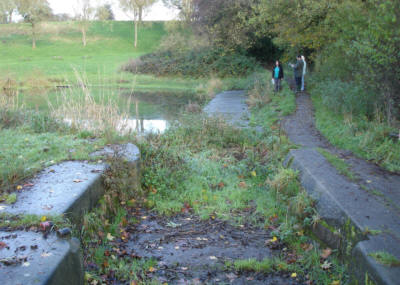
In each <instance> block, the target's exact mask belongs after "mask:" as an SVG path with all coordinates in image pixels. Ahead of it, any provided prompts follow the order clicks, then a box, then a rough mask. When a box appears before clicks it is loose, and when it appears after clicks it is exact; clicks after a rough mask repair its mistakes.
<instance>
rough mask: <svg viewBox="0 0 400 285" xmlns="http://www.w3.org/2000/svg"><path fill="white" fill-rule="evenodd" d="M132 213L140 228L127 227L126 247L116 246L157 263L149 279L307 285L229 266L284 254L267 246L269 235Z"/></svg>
mask: <svg viewBox="0 0 400 285" xmlns="http://www.w3.org/2000/svg"><path fill="white" fill-rule="evenodd" d="M132 211H134V212H133V213H131V214H132V216H131V218H130V219H132V217H135V219H136V220H137V221H138V223H136V224H132V225H128V226H127V227H126V232H127V234H126V235H125V236H128V238H127V240H125V242H121V240H116V241H115V242H116V243H117V244H118V247H119V250H120V251H126V253H127V254H129V255H130V256H134V257H135V258H146V259H147V258H153V259H156V260H157V268H156V271H154V272H153V273H151V274H150V276H149V277H151V278H152V279H156V280H158V281H159V282H160V283H165V282H166V283H168V284H282V285H285V284H287V285H294V284H304V283H303V282H302V280H299V279H295V278H292V277H291V276H290V275H291V273H290V272H275V273H272V274H271V273H268V274H267V273H256V272H238V271H236V270H235V269H234V268H233V267H232V266H230V267H229V266H226V264H227V263H228V262H229V261H231V262H233V261H235V260H238V259H249V258H255V259H257V260H259V261H261V260H263V259H264V258H268V257H272V256H273V255H279V254H281V253H282V252H283V251H284V250H283V251H282V248H283V245H282V246H276V247H275V249H271V248H270V246H268V242H267V241H268V240H270V239H271V235H270V232H268V231H267V230H264V229H259V228H254V227H251V226H249V225H238V226H232V225H230V224H229V223H227V222H225V221H221V220H218V219H209V220H201V219H200V218H199V217H197V216H195V215H192V214H190V213H182V214H179V215H177V216H174V217H163V216H159V215H157V214H155V213H153V212H149V211H147V210H143V209H136V210H132ZM135 219H134V220H135ZM109 281H111V280H109Z"/></svg>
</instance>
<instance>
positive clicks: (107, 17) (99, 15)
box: [96, 4, 115, 21]
mask: <svg viewBox="0 0 400 285" xmlns="http://www.w3.org/2000/svg"><path fill="white" fill-rule="evenodd" d="M114 18H115V17H114V13H113V11H112V8H111V5H110V4H104V5H102V6H99V7H98V8H97V10H96V19H97V20H99V21H112V20H114Z"/></svg>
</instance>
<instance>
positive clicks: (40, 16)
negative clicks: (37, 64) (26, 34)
mask: <svg viewBox="0 0 400 285" xmlns="http://www.w3.org/2000/svg"><path fill="white" fill-rule="evenodd" d="M16 4H17V9H18V12H19V14H20V15H21V16H22V17H23V18H24V21H25V22H27V23H30V24H31V27H32V48H33V49H34V48H36V35H37V26H38V24H39V22H40V21H43V20H45V19H47V18H49V17H50V16H51V9H50V6H49V3H48V2H47V0H17V1H16Z"/></svg>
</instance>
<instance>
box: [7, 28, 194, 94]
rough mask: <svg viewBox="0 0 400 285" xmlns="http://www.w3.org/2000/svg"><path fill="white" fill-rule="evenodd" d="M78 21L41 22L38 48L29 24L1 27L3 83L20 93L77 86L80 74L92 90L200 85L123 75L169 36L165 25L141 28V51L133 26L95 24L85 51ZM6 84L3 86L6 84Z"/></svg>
mask: <svg viewBox="0 0 400 285" xmlns="http://www.w3.org/2000/svg"><path fill="white" fill-rule="evenodd" d="M78 28H79V27H78V25H77V23H75V22H45V23H41V27H40V34H39V38H38V41H37V48H36V49H32V47H31V38H30V27H29V25H27V24H7V25H0V45H1V49H0V58H1V60H0V73H1V75H0V83H1V81H5V80H6V79H8V78H10V79H12V80H15V81H16V82H17V83H18V85H19V86H20V87H22V88H24V87H25V88H29V87H41V88H43V87H46V86H50V87H51V86H55V85H64V84H66V83H75V82H76V74H77V73H78V74H79V75H80V76H83V77H84V78H85V79H86V80H87V81H88V82H89V83H90V84H92V85H107V86H123V87H129V88H131V87H132V86H134V87H135V88H136V89H140V90H172V91H174V90H180V91H182V90H191V89H194V88H195V86H197V85H198V84H199V81H197V80H187V79H186V80H181V79H177V78H155V77H153V76H149V75H137V76H133V75H132V74H130V73H121V72H119V68H120V66H121V65H122V64H123V63H125V62H127V61H128V60H129V59H131V58H136V57H139V56H140V55H143V54H145V53H149V52H152V51H154V50H155V49H156V48H157V47H158V45H159V44H160V41H161V38H162V37H163V36H164V35H165V34H166V32H165V30H164V24H163V23H162V22H148V23H143V24H142V25H141V26H140V29H139V43H138V47H137V48H135V47H134V46H133V24H132V23H131V22H92V23H91V24H90V26H89V29H88V33H87V46H86V47H84V46H83V45H82V42H81V33H80V32H79V29H78ZM3 84H4V83H3Z"/></svg>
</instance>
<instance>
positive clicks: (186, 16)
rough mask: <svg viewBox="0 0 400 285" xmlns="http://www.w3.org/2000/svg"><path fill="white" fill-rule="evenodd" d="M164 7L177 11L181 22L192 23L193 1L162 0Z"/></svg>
mask: <svg viewBox="0 0 400 285" xmlns="http://www.w3.org/2000/svg"><path fill="white" fill-rule="evenodd" d="M163 3H164V5H165V6H167V7H170V8H175V9H178V10H179V16H180V18H181V19H182V20H184V21H185V22H187V23H189V22H192V21H193V13H194V6H195V3H194V1H193V0H163Z"/></svg>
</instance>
